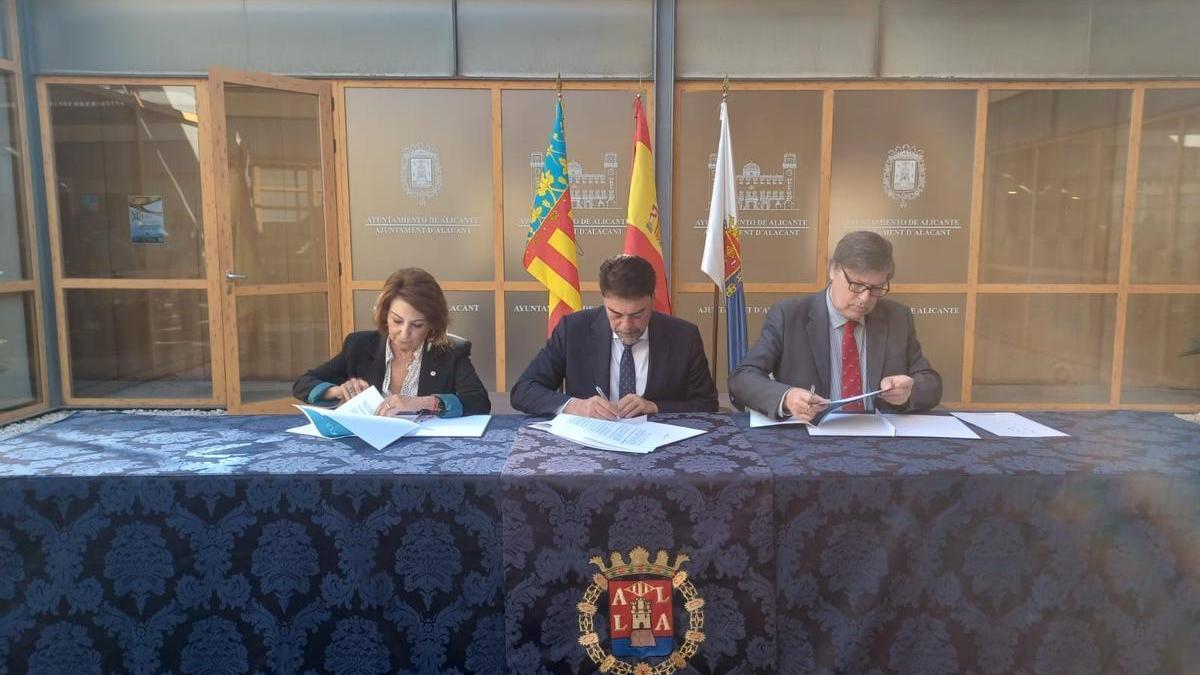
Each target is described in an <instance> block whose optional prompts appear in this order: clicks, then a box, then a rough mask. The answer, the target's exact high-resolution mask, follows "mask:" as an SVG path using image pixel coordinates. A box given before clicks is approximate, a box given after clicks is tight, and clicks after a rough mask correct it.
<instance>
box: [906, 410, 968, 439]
mask: <svg viewBox="0 0 1200 675" xmlns="http://www.w3.org/2000/svg"><path fill="white" fill-rule="evenodd" d="M884 417H886V418H887V420H888V422H890V423H891V424H892V426H893V427H895V428H896V435H897V436H906V437H916V438H979V434H977V433H975V432H974V431H971V427H968V426H967V425H965V424H963V423H962V422H960V421H958V420H957V419H955V418H953V417H950V416H949V415H891V414H889V415H884Z"/></svg>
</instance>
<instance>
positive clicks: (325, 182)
mask: <svg viewBox="0 0 1200 675" xmlns="http://www.w3.org/2000/svg"><path fill="white" fill-rule="evenodd" d="M226 84H234V85H242V86H248V87H258V88H262V89H270V90H275V91H286V92H292V93H299V94H309V95H313V96H316V97H317V101H318V120H319V121H318V130H319V133H320V145H321V158H322V159H321V166H322V170H321V182H322V189H323V192H324V194H323V199H322V203H321V206H322V210H323V211H324V217H325V281H324V282H311V283H314V284H322V285H323V286H324V287H325V293H326V308H327V312H328V314H327V317H326V325H327V326H328V329H329V340H328V342H329V351H330V353H333V352H334V351H335V350H336V349H337V346H338V345H339V344H340V343H341V339H340V336H339V335H337V334H336V330H335V329H336V327H337V326H340V325H341V318H340V314H341V276H340V265H339V259H338V238H339V233H338V229H339V227H338V222H339V221H338V197H337V195H338V193H337V170H338V165H337V157H336V155H335V143H334V123H333V108H334V99H333V92H334V85H333V83H332V82H330V81H328V80H302V79H299V78H292V77H282V76H279V75H271V74H268V73H261V72H254V71H245V70H237V69H234V68H226V67H220V66H218V67H213V68H212V69H210V70H209V74H208V98H209V100H208V107H207V108H206V110H205V112H206V113H207V114H205V115H202V117H203V118H207V120H208V124H209V129H210V130H211V132H212V133H211V136H210V138H211V142H209V143H207V144H205V145H204V148H203V151H204V153H205V154H206V155H208V166H209V171H208V174H207V175H208V176H209V178H210V180H211V184H212V190H211V193H212V196H213V199H212V200H211V202H212V203H211V205H208V204H206V206H211V208H212V211H213V213H212V217H213V223H214V225H215V228H214V229H215V232H216V233H217V241H218V244H219V246H218V248H219V250H218V253H217V261H218V264H217V269H216V274H215V275H214V277H213V279H214V280H215V283H216V285H217V287H218V288H219V290H218V292H217V295H218V297H219V298H220V307H221V317H222V321H221V322H220V323H221V331H222V340H221V342H222V344H223V345H224V353H223V361H224V398H225V404H226V407H227V408H228V410H229V412H230V413H234V414H239V413H273V412H287V411H290V410H291V406H290V405H288V402H289V401H290V399H285V398H281V399H272V400H269V401H262V402H256V403H252V404H248V405H247V404H244V403H243V402H242V386H241V378H240V370H241V364H240V362H239V360H238V317H237V298H238V297H239V296H238V293H237V291H236V290H235V289H234V288H232V287H231V284H230V282H228V281H227V280H226V279H224V274H225V271H226V270H233V269H234V266H233V263H234V248H233V247H234V243H233V242H234V236H233V220H232V217H231V214H230V210H229V152H228V147H227V145H226V142H225V137H226V133H227V130H226V125H225V85H226ZM272 285H274V284H272ZM214 386H215V383H214Z"/></svg>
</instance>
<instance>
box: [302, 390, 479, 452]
mask: <svg viewBox="0 0 1200 675" xmlns="http://www.w3.org/2000/svg"><path fill="white" fill-rule="evenodd" d="M380 403H383V394H381V393H379V390H378V389H377V388H375V387H369V388H367V389H364V390H363V391H361V392H359V394H358V395H357V396H355V397H354V398H352V399H350V400H349V401H346V402H345V403H343V404H342V405H340V406H338V407H337V408H334V409H333V410H330V409H328V408H318V407H316V406H310V405H297V406H296V407H297V408H299V409H300V412H302V413H304V416H305V417H307V418H308V421H309V424H306V425H303V426H299V427H294V428H292V429H288V431H290V432H292V433H296V434H301V435H304V436H319V437H321V438H345V437H347V436H358V437H359V438H361V439H362V440H364V441H366V443H367V444H368V445H370V446H371V447H373V448H375V449H376V450H382V449H383V448H385V447H387V446H388V445H390V444H392V443H393V442H395V441H396V439H398V438H402V437H404V436H421V437H429V436H457V437H467V438H478V437H480V436H482V435H483V432H484V430H485V429H487V424H488V421H489V420H491V416H490V415H472V416H470V417H456V418H436V417H431V418H428V419H422V418H420V417H416V416H407V417H384V416H381V415H376V414H375V410H376V409H377V408H378V407H379V404H380Z"/></svg>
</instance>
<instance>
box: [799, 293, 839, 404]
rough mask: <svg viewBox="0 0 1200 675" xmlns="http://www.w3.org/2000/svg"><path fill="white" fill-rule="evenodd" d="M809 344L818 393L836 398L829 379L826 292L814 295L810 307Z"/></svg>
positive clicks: (807, 327)
mask: <svg viewBox="0 0 1200 675" xmlns="http://www.w3.org/2000/svg"><path fill="white" fill-rule="evenodd" d="M806 329H807V331H808V346H809V348H810V349H809V351H811V352H812V355H813V361H815V362H816V363H814V364H813V365H814V366H815V367H816V372H817V393H818V394H820V395H822V396H825V397H827V398H835V397H836V396H837V394H836V393H834V392H831V391H830V390H829V388H830V380H829V358H830V357H829V309H828V308H826V307H825V293H818V294H816V295H814V296H812V302H811V303H810V304H809V307H808V325H807V326H806Z"/></svg>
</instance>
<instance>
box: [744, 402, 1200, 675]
mask: <svg viewBox="0 0 1200 675" xmlns="http://www.w3.org/2000/svg"><path fill="white" fill-rule="evenodd" d="M1029 417H1031V418H1033V419H1035V420H1037V421H1039V422H1042V423H1044V424H1047V425H1049V426H1051V427H1054V428H1056V429H1059V430H1061V431H1064V432H1066V433H1068V434H1070V435H1071V437H1070V438H1052V439H1000V438H995V437H991V436H990V434H986V433H981V435H986V436H989V438H986V439H983V440H979V441H975V440H928V439H851V438H807V439H805V440H804V442H803V444H802V445H799V444H797V443H796V442H795V440H794V438H793V437H791V436H790V435H788V434H779V433H776V429H774V428H763V429H749V428H747V426H748V425H747V424H746V421H745V420H744V419H743V420H740V421H741V428H742V431H743V433H744V434H745V436H746V438H748V439H749V440H750V441H751V443H752V444H753V446H754V448H755V449H756V450H757V451H758V452H759V454H760V455H761V456H762V458H763V460H764V461H765V462H766V463H767V465H768V466H769V467H770V468H771V471H772V474H773V475H774V477H775V531H776V537H777V539H776V542H777V544H776V545H777V549H776V550H777V572H776V574H777V588H778V591H779V596H778V600H777V606H778V611H779V618H778V622H779V623H778V635H779V642H780V645H779V651H780V655H779V660H780V663H781V664H789V667H790V668H794V669H795V671H796V672H814V671H815V672H890V671H895V672H902V673H918V672H919V673H928V674H930V675H937V674H939V673H958V672H977V673H1015V672H1026V673H1098V672H1122V673H1151V672H1154V673H1165V672H1173V673H1183V672H1189V671H1190V670H1192V669H1195V668H1196V667H1197V664H1198V663H1200V427H1197V426H1196V425H1194V424H1190V423H1187V422H1184V421H1182V420H1179V419H1177V418H1175V417H1173V416H1171V415H1166V414H1146V413H1134V412H1101V413H1090V412H1089V413H1040V414H1030V415H1029ZM798 445H799V447H798Z"/></svg>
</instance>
